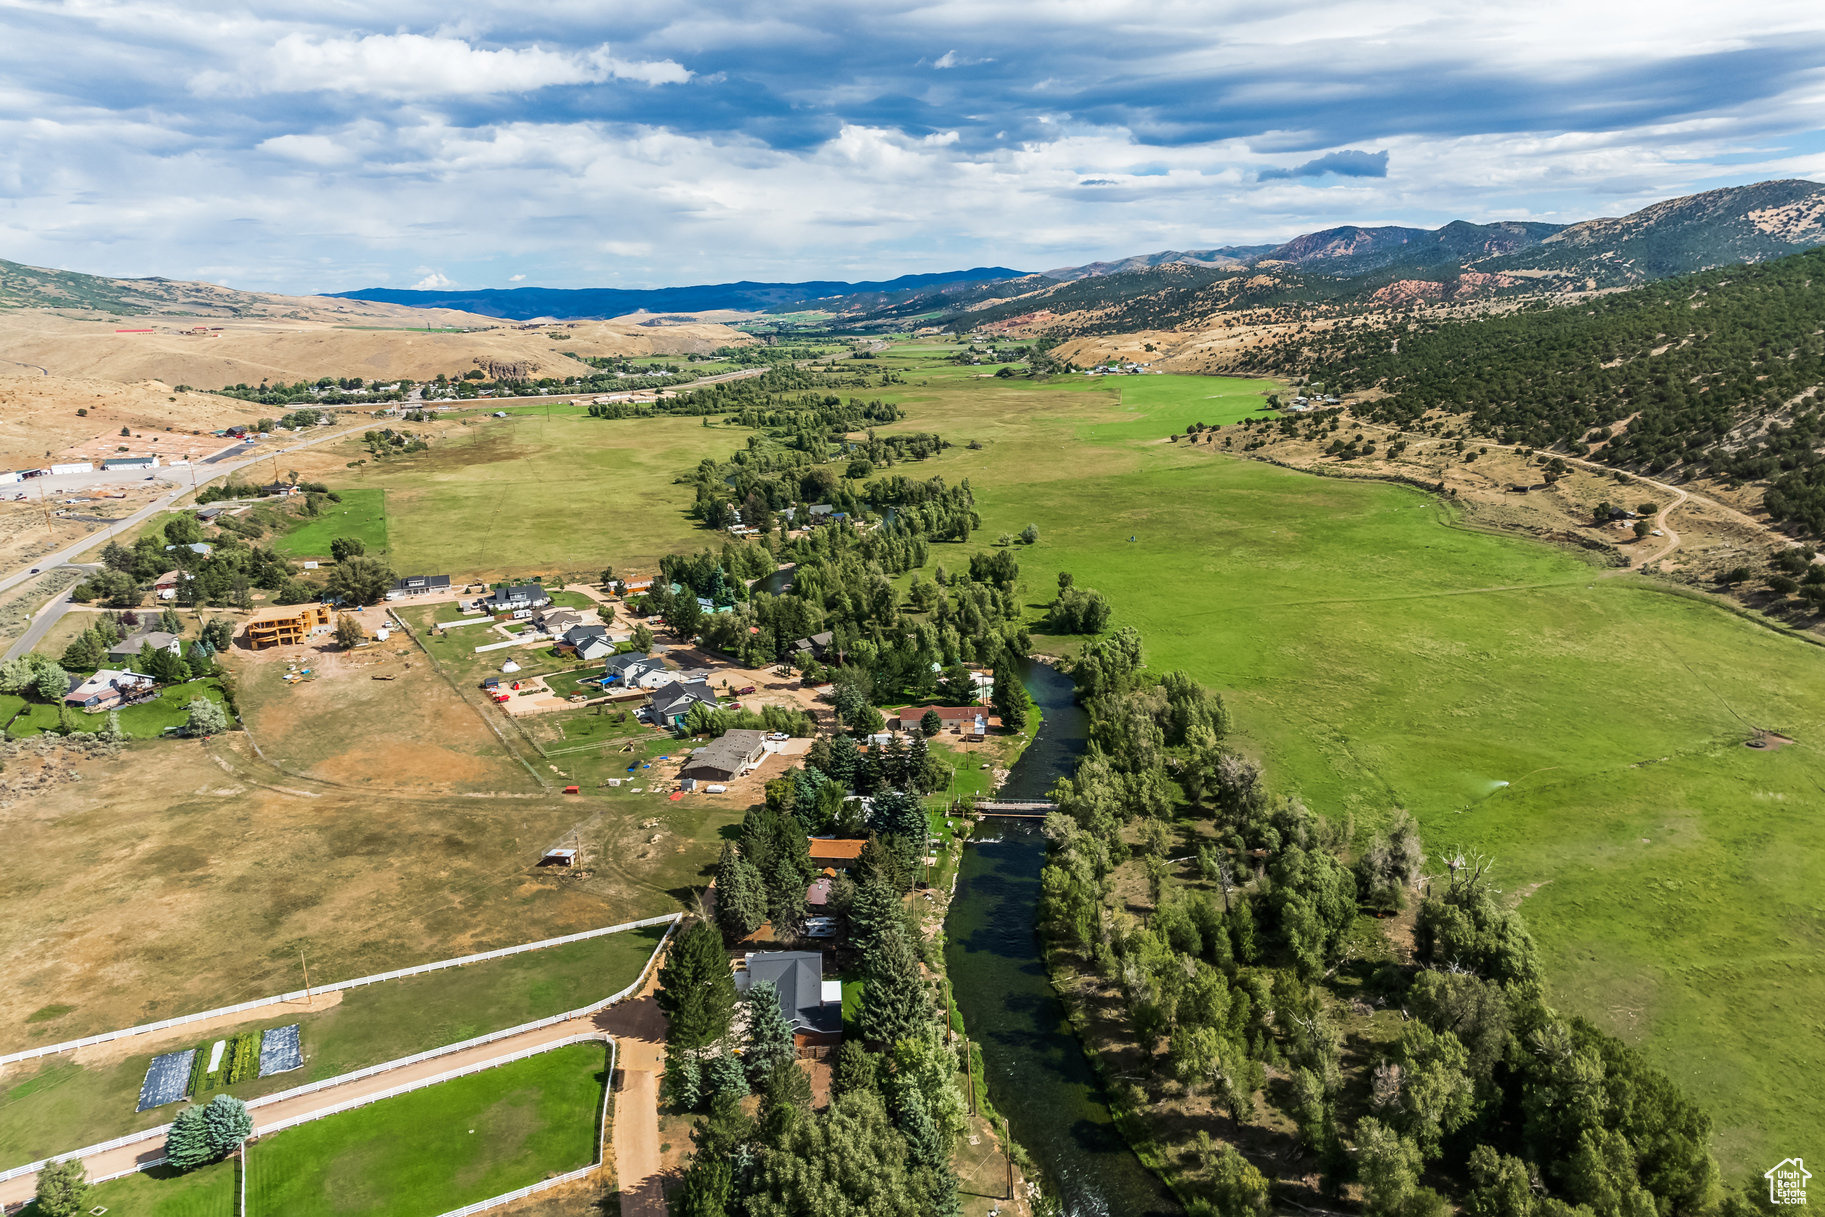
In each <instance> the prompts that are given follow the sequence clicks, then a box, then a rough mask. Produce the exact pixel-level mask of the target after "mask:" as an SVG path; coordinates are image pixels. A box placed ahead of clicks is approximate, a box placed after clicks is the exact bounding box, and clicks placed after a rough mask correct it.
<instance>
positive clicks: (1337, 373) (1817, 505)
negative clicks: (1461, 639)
mask: <svg viewBox="0 0 1825 1217" xmlns="http://www.w3.org/2000/svg"><path fill="white" fill-rule="evenodd" d="M1269 361H1270V363H1272V364H1273V365H1274V370H1276V371H1281V372H1289V373H1302V374H1306V375H1308V376H1312V377H1315V378H1317V379H1319V380H1321V381H1322V382H1323V384H1324V385H1325V387H1326V389H1327V390H1328V391H1343V392H1349V391H1355V390H1363V389H1369V388H1378V389H1381V390H1384V391H1385V392H1386V393H1387V396H1386V397H1383V398H1381V399H1379V400H1377V401H1374V402H1373V403H1370V404H1367V405H1365V406H1363V407H1360V409H1361V410H1362V411H1363V412H1366V413H1368V414H1370V415H1371V416H1373V417H1375V418H1377V419H1380V420H1381V421H1384V422H1390V423H1395V424H1398V425H1401V426H1413V425H1414V424H1416V423H1417V422H1419V420H1421V419H1422V418H1423V417H1425V416H1426V415H1427V414H1428V412H1430V411H1435V410H1436V411H1444V412H1446V413H1453V414H1455V413H1468V414H1469V416H1470V426H1471V429H1472V430H1474V431H1475V432H1477V433H1478V434H1482V435H1489V436H1493V437H1494V438H1496V439H1498V440H1500V441H1502V442H1504V443H1517V444H1527V445H1530V446H1533V447H1541V448H1545V447H1558V448H1562V449H1566V450H1570V451H1572V452H1575V453H1577V454H1579V455H1588V456H1590V457H1591V458H1592V459H1595V460H1600V461H1604V462H1606V463H1609V464H1613V465H1618V466H1623V467H1627V468H1630V469H1635V470H1639V471H1641V472H1644V473H1648V474H1654V475H1671V476H1675V477H1682V476H1696V475H1707V474H1708V475H1711V476H1715V477H1718V478H1722V479H1725V480H1728V481H1732V482H1748V481H1765V482H1766V483H1767V484H1768V491H1767V496H1766V505H1767V508H1768V510H1769V512H1770V513H1771V514H1772V515H1773V516H1774V517H1775V519H1776V520H1778V521H1781V522H1782V523H1784V524H1786V525H1788V526H1789V527H1792V528H1795V529H1798V530H1802V531H1804V532H1807V533H1819V532H1825V460H1821V456H1820V453H1819V448H1820V446H1821V445H1822V444H1825V414H1822V413H1821V402H1820V397H1819V388H1820V385H1821V383H1825V250H1814V251H1810V252H1807V253H1803V254H1796V255H1794V256H1792V257H1788V258H1783V259H1780V260H1777V261H1774V262H1768V263H1763V264H1760V265H1756V266H1741V267H1731V268H1729V269H1726V270H1716V271H1707V272H1705V273H1703V274H1699V275H1690V276H1686V277H1683V278H1679V279H1669V280H1666V281H1663V282H1660V283H1656V284H1652V285H1649V286H1646V287H1642V288H1638V289H1636V290H1634V291H1632V292H1628V293H1626V294H1616V295H1609V296H1601V297H1597V298H1595V299H1586V300H1581V301H1579V302H1578V303H1576V304H1571V305H1561V306H1557V307H1549V306H1547V305H1545V304H1537V305H1533V306H1530V307H1528V308H1525V309H1523V310H1522V311H1520V312H1517V313H1511V314H1507V315H1503V316H1488V317H1481V318H1477V319H1474V320H1468V321H1456V322H1453V321H1441V320H1437V319H1432V320H1407V321H1404V322H1401V323H1398V324H1396V325H1394V326H1393V327H1389V326H1386V325H1382V324H1377V323H1374V322H1370V321H1364V322H1361V323H1358V324H1355V325H1345V326H1340V327H1338V328H1336V329H1333V330H1329V331H1324V332H1308V333H1306V334H1303V335H1301V336H1299V337H1298V338H1297V339H1295V340H1293V341H1291V342H1288V343H1285V344H1282V345H1281V346H1280V347H1279V348H1277V349H1276V350H1275V352H1274V353H1273V354H1272V355H1271V356H1270V357H1269Z"/></svg>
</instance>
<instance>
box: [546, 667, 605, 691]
mask: <svg viewBox="0 0 1825 1217" xmlns="http://www.w3.org/2000/svg"><path fill="white" fill-rule="evenodd" d="M602 671H603V668H602V665H601V664H600V663H595V664H591V665H590V666H589V667H587V668H577V669H575V670H573V671H569V672H553V673H551V674H550V675H548V676H546V677H545V687H546V688H548V689H550V690H551V691H552V692H553V693H556V694H557V695H558V696H559V697H568V696H570V695H571V694H572V693H586V694H588V695H589V696H591V697H598V696H600V695H601V693H602V685H601V680H602Z"/></svg>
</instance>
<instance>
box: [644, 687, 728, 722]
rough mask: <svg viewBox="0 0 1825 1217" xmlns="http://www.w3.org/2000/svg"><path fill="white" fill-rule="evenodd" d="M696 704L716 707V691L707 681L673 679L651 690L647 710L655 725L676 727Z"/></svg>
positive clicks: (711, 707)
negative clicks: (651, 693)
mask: <svg viewBox="0 0 1825 1217" xmlns="http://www.w3.org/2000/svg"><path fill="white" fill-rule="evenodd" d="M696 705H704V706H708V707H709V708H710V709H712V710H714V709H716V708H717V702H716V693H715V690H713V689H711V688H710V686H709V683H708V682H707V681H702V680H675V681H672V682H671V683H670V684H666V685H661V686H660V687H659V688H658V689H655V690H654V691H653V699H652V701H651V702H650V703H649V706H648V710H649V713H651V715H652V719H653V725H654V726H655V727H671V728H678V727H681V726H683V725H684V720H685V717H686V716H687V715H689V714H690V712H691V707H692V706H696Z"/></svg>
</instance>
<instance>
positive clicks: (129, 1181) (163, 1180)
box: [18, 1160, 235, 1217]
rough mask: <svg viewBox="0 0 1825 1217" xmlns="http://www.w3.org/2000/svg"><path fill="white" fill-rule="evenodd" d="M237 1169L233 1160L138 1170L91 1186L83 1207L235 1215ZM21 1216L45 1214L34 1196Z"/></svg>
mask: <svg viewBox="0 0 1825 1217" xmlns="http://www.w3.org/2000/svg"><path fill="white" fill-rule="evenodd" d="M234 1171H235V1165H234V1162H233V1161H232V1160H228V1161H222V1162H211V1163H210V1164H209V1165H207V1166H199V1167H198V1168H197V1169H195V1170H193V1171H178V1170H173V1169H171V1168H170V1167H167V1166H155V1167H153V1168H152V1169H151V1170H148V1171H136V1172H135V1173H133V1174H131V1175H122V1176H121V1177H120V1178H118V1179H110V1180H108V1181H107V1182H106V1183H97V1184H96V1185H95V1186H94V1187H92V1188H90V1189H89V1195H88V1199H87V1202H86V1205H85V1207H84V1209H83V1211H84V1212H85V1213H88V1212H95V1211H97V1210H101V1209H106V1210H107V1211H108V1212H110V1213H122V1214H128V1215H130V1217H234V1210H235V1203H234V1196H235V1178H234ZM18 1217H44V1215H43V1214H42V1213H41V1212H40V1211H39V1209H38V1202H37V1201H35V1200H34V1201H31V1202H30V1203H28V1204H27V1205H26V1206H25V1207H24V1208H22V1209H20V1210H19V1213H18Z"/></svg>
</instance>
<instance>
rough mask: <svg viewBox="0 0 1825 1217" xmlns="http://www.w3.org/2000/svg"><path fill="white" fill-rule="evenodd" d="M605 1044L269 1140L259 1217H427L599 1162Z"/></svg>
mask: <svg viewBox="0 0 1825 1217" xmlns="http://www.w3.org/2000/svg"><path fill="white" fill-rule="evenodd" d="M607 1065H608V1059H607V1052H606V1049H605V1048H604V1046H603V1045H602V1044H599V1043H586V1044H572V1045H569V1046H568V1047H564V1048H557V1049H553V1050H552V1051H550V1052H545V1053H541V1054H539V1055H538V1056H532V1057H527V1058H526V1059H524V1060H520V1061H514V1062H512V1063H511V1064H507V1065H502V1066H499V1067H498V1068H494V1069H487V1070H483V1071H482V1072H480V1073H473V1074H470V1075H469V1076H467V1077H461V1078H456V1079H455V1080H453V1081H449V1082H442V1083H439V1084H438V1085H436V1086H428V1087H426V1088H424V1089H423V1090H415V1091H412V1092H410V1093H409V1094H403V1095H400V1096H398V1097H397V1098H392V1099H383V1100H382V1101H380V1102H378V1103H374V1104H370V1105H369V1106H367V1107H360V1108H356V1109H355V1110H353V1111H346V1112H342V1113H341V1114H339V1115H334V1116H327V1117H325V1118H323V1119H321V1120H312V1121H311V1122H309V1123H308V1124H299V1125H297V1126H295V1127H293V1128H288V1129H285V1130H283V1131H281V1132H279V1133H277V1134H275V1135H273V1136H271V1137H263V1138H261V1140H260V1142H259V1143H258V1144H257V1145H254V1146H253V1147H251V1149H250V1150H249V1152H248V1157H247V1208H248V1212H249V1213H252V1214H259V1215H260V1217H356V1215H358V1217H424V1215H425V1214H427V1213H443V1212H448V1211H450V1210H451V1209H456V1208H460V1207H462V1206H463V1205H465V1204H470V1203H473V1202H475V1201H477V1200H485V1199H487V1198H488V1197H490V1196H498V1195H500V1194H501V1193H503V1192H511V1191H513V1190H515V1189H516V1188H521V1187H525V1186H526V1185H527V1184H529V1183H536V1182H538V1181H539V1180H540V1179H543V1178H546V1177H548V1176H550V1175H554V1174H561V1173H563V1172H565V1171H570V1170H575V1169H577V1168H578V1167H581V1166H587V1165H588V1164H589V1163H591V1162H593V1161H595V1160H596V1157H597V1153H598V1145H597V1133H598V1128H599V1126H600V1125H599V1120H600V1113H601V1107H602V1102H603V1095H604V1092H605V1090H606V1088H607V1085H608V1068H607Z"/></svg>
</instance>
